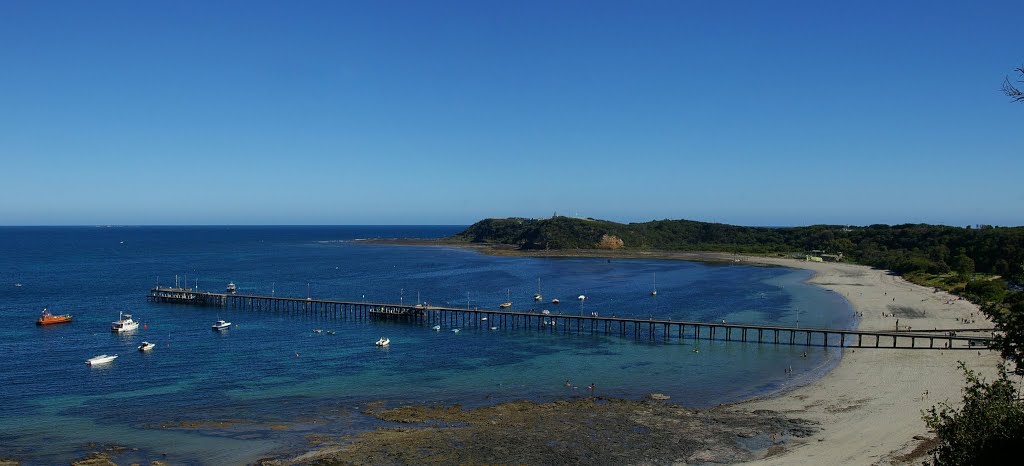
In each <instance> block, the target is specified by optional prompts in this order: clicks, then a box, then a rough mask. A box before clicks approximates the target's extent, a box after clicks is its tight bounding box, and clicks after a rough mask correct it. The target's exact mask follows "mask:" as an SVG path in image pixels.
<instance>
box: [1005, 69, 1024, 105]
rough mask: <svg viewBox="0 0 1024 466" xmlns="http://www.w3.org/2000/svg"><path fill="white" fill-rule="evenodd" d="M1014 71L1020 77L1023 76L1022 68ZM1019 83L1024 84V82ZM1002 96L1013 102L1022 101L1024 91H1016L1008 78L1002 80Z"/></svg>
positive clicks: (1023, 70) (1023, 99)
mask: <svg viewBox="0 0 1024 466" xmlns="http://www.w3.org/2000/svg"><path fill="white" fill-rule="evenodd" d="M1014 71H1016V72H1018V73H1020V74H1021V76H1024V66H1022V67H1020V68H1017V69H1016V70H1014ZM1019 82H1022V83H1024V81H1019ZM1003 94H1006V96H1007V97H1009V98H1011V99H1013V102H1022V101H1024V91H1021V90H1020V89H1017V87H1016V86H1014V85H1013V83H1011V82H1010V78H1009V76H1007V77H1005V78H1003Z"/></svg>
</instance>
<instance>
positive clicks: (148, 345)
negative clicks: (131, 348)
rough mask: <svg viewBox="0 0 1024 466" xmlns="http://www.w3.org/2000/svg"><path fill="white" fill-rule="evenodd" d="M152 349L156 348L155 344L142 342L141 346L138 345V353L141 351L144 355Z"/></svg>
mask: <svg viewBox="0 0 1024 466" xmlns="http://www.w3.org/2000/svg"><path fill="white" fill-rule="evenodd" d="M153 348H156V343H150V342H148V341H144V342H142V344H141V345H139V351H142V352H143V353H145V352H146V351H149V350H151V349H153Z"/></svg>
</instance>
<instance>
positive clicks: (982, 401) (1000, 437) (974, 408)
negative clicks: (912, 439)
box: [924, 362, 1024, 465]
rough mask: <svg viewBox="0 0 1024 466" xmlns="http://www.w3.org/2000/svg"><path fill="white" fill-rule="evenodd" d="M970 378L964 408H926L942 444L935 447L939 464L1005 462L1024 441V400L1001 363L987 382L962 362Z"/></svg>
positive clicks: (935, 461) (926, 417)
mask: <svg viewBox="0 0 1024 466" xmlns="http://www.w3.org/2000/svg"><path fill="white" fill-rule="evenodd" d="M960 369H961V370H962V371H963V372H964V377H965V378H966V379H967V386H966V387H964V399H963V407H962V408H961V409H959V410H957V409H954V408H953V407H951V406H950V405H949V404H948V403H945V402H943V403H939V406H938V407H935V406H932V407H931V408H930V409H928V410H927V411H925V413H924V420H925V423H926V424H927V425H928V427H929V428H931V429H934V430H935V433H936V434H937V436H938V441H939V445H938V447H936V448H935V449H934V450H932V452H931V453H932V461H933V464H936V465H975V464H1002V463H1004V462H1006V458H1007V456H1006V455H1007V454H1010V452H1013V451H1016V448H1017V447H1018V446H1019V445H1020V444H1021V442H1022V441H1024V403H1022V402H1021V400H1020V398H1019V394H1018V392H1017V389H1016V388H1015V387H1014V385H1013V382H1012V381H1011V380H1010V379H1009V373H1008V372H1007V371H1006V369H1005V367H1003V366H1000V368H999V377H998V378H997V379H996V380H995V381H993V382H992V383H987V382H985V380H983V379H981V378H980V377H979V376H978V375H977V374H975V373H974V372H973V371H971V370H970V369H968V368H967V367H966V366H965V365H964V363H962V362H961V363H960Z"/></svg>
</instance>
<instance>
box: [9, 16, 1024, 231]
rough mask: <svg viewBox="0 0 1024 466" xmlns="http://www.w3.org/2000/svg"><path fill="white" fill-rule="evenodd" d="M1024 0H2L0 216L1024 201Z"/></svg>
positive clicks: (631, 210) (964, 216)
mask: <svg viewBox="0 0 1024 466" xmlns="http://www.w3.org/2000/svg"><path fill="white" fill-rule="evenodd" d="M1019 7H1020V3H1019V2H998V1H986V2H941V1H939V2H934V1H932V2H925V1H917V2H901V1H893V2H890V1H886V2H882V1H877V2H876V1H870V2H842V4H840V2H821V1H809V2H801V1H782V2H768V1H764V2H717V1H682V0H678V1H664V2H659V1H641V2H602V1H581V2H551V1H538V2H500V1H465V2H441V1H429V2H426V1H409V2H402V1H384V2H369V1H367V2H339V1H325V2H313V1H303V2H256V1H174V2H135V1H132V2H109V1H98V2H80V1H76V2H53V1H14V0H6V1H3V2H0V70H2V71H0V109H2V110H0V167H2V169H0V170H2V172H3V173H4V176H3V177H2V178H0V180H2V181H0V224H3V225H62V224H468V223H472V222H474V221H476V220H478V219H480V218H485V217H505V216H526V217H544V216H549V215H551V214H552V213H554V212H558V213H559V214H565V215H580V216H587V217H595V218H604V219H609V220H616V221H646V220H652V219H663V218H672V219H676V218H686V219H694V220H705V221H716V222H724V223H731V224H742V225H806V224H814V223H840V224H871V223H890V224H891V223H908V222H910V223H917V222H925V223H942V224H950V225H967V224H976V223H988V224H997V225H1022V224H1024V183H1022V182H1021V177H1022V176H1021V175H1022V174H1024V157H1022V156H1024V137H1022V134H1024V131H1022V124H1024V104H1012V103H1010V102H1009V99H1008V98H1006V97H1005V96H1003V95H1002V94H1001V93H1000V92H999V88H1000V84H1001V82H1002V80H1003V78H1004V76H1007V75H1011V76H1012V73H1013V69H1014V68H1016V67H1019V66H1022V65H1024V41H1022V40H1021V38H1020V32H1019V24H1018V23H1019V21H1018V19H1019V18H1018V16H1019V15H1014V14H1013V12H1014V11H1017V10H1019Z"/></svg>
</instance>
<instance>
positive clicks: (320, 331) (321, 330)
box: [313, 328, 324, 333]
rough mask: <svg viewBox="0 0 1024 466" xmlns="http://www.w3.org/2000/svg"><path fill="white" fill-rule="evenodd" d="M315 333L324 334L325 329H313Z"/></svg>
mask: <svg viewBox="0 0 1024 466" xmlns="http://www.w3.org/2000/svg"><path fill="white" fill-rule="evenodd" d="M313 333H324V331H323V329H319V328H315V329H313Z"/></svg>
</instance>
